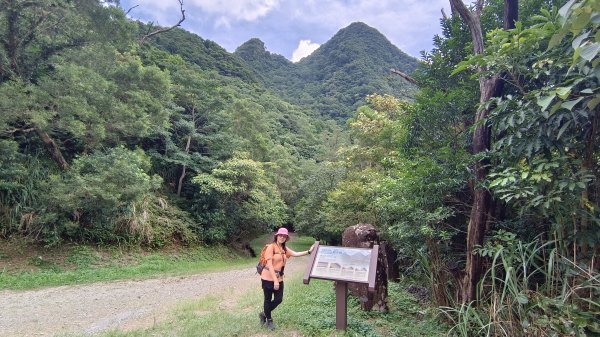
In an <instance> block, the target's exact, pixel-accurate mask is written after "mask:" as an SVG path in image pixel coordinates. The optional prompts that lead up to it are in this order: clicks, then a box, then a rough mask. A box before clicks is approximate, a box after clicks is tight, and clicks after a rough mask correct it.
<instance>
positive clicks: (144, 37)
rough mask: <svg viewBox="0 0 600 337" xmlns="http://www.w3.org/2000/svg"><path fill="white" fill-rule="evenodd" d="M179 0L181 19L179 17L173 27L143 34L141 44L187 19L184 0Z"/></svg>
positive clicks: (172, 27)
mask: <svg viewBox="0 0 600 337" xmlns="http://www.w3.org/2000/svg"><path fill="white" fill-rule="evenodd" d="M178 1H179V8H180V10H181V19H179V22H177V23H176V24H174V25H173V26H171V27H168V28H160V29H157V30H155V31H153V32H151V33H148V34H146V35H144V36H142V38H141V39H140V45H143V44H144V43H145V42H146V40H147V39H148V38H149V37H151V36H154V35H156V34H160V33H164V32H168V31H170V30H172V29H174V28H175V27H179V26H181V23H182V22H183V21H184V20H185V9H183V0H178Z"/></svg>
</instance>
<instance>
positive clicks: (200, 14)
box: [121, 0, 450, 61]
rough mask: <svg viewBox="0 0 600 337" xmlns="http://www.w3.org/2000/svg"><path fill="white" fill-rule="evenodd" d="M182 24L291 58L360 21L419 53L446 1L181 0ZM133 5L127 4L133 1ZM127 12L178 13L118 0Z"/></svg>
mask: <svg viewBox="0 0 600 337" xmlns="http://www.w3.org/2000/svg"><path fill="white" fill-rule="evenodd" d="M183 1H184V9H185V14H186V20H185V21H184V22H183V24H182V28H184V29H185V30H188V31H191V32H193V33H195V34H197V35H199V36H200V37H202V38H203V39H208V40H212V41H215V42H216V43H218V44H219V45H220V46H222V47H223V48H225V49H227V50H228V51H230V52H233V51H234V50H235V49H236V48H237V47H238V46H239V45H241V44H242V43H244V42H246V41H248V40H249V39H251V38H255V37H256V38H259V39H261V40H262V41H263V42H264V43H265V46H266V48H267V50H268V51H270V52H272V53H276V54H280V55H283V56H285V57H286V58H288V59H290V60H292V61H298V60H299V59H300V58H301V57H304V56H307V55H309V54H310V53H311V52H312V51H314V50H315V49H316V48H317V47H318V46H319V45H321V44H323V43H325V42H327V40H329V39H330V38H331V37H333V35H335V33H337V32H338V31H339V30H340V29H342V28H344V27H346V26H348V25H349V24H350V23H352V22H356V21H361V22H364V23H366V24H367V25H369V26H371V27H374V28H376V29H377V30H378V31H379V32H381V33H382V34H384V35H385V36H386V37H387V38H388V39H389V40H390V41H391V42H392V43H393V44H394V45H396V46H397V47H398V48H400V49H401V50H402V51H404V52H405V53H407V54H409V55H412V56H414V57H417V58H418V57H420V51H421V50H427V51H429V50H430V49H431V46H432V38H433V36H434V35H435V34H439V33H440V25H439V19H440V18H441V17H442V13H441V11H442V9H443V10H444V11H445V12H446V13H448V14H449V13H450V11H449V7H450V6H449V0H225V1H223V0H183ZM136 5H137V7H135V8H132V7H134V6H136ZM121 7H122V8H123V9H124V10H125V11H127V10H128V9H130V8H132V9H131V11H130V13H129V16H130V17H131V18H132V19H138V20H142V21H145V22H148V21H152V22H154V23H155V24H159V25H162V26H171V25H173V24H175V23H176V22H177V21H178V20H179V17H180V15H181V14H180V11H179V2H178V0H121Z"/></svg>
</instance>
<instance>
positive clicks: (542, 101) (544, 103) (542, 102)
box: [537, 93, 556, 110]
mask: <svg viewBox="0 0 600 337" xmlns="http://www.w3.org/2000/svg"><path fill="white" fill-rule="evenodd" d="M555 96H556V94H555V93H553V94H551V95H548V96H542V97H538V99H537V104H538V105H539V106H540V107H542V110H546V109H548V106H549V105H550V103H552V100H553V99H554V97H555Z"/></svg>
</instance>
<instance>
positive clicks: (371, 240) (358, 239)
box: [342, 224, 389, 312]
mask: <svg viewBox="0 0 600 337" xmlns="http://www.w3.org/2000/svg"><path fill="white" fill-rule="evenodd" d="M379 244H380V242H379V235H378V234H377V231H376V230H375V227H373V225H370V224H358V225H354V226H351V227H348V228H346V230H344V233H342V246H344V247H354V248H373V246H374V245H379ZM384 246H385V245H384ZM381 248H382V247H381V246H380V250H379V254H378V256H377V274H376V277H375V292H374V293H369V291H368V285H367V284H363V283H348V289H349V290H350V294H352V295H353V296H356V297H358V299H359V300H360V305H361V308H362V309H363V310H365V311H370V310H376V311H381V312H387V311H388V310H389V308H388V299H387V289H388V281H387V272H386V265H387V259H386V258H385V254H383V252H384V250H385V249H381Z"/></svg>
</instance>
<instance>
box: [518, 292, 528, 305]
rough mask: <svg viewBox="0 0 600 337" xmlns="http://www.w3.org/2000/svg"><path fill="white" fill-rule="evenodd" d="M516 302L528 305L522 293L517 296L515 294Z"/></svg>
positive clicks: (525, 296)
mask: <svg viewBox="0 0 600 337" xmlns="http://www.w3.org/2000/svg"><path fill="white" fill-rule="evenodd" d="M517 302H519V303H521V304H527V303H529V299H528V298H527V295H525V294H523V293H519V294H517Z"/></svg>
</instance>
